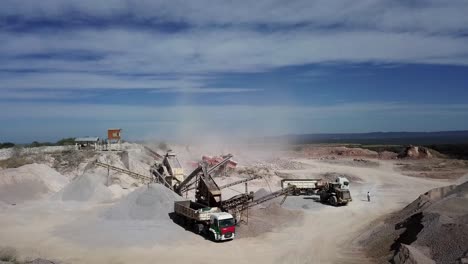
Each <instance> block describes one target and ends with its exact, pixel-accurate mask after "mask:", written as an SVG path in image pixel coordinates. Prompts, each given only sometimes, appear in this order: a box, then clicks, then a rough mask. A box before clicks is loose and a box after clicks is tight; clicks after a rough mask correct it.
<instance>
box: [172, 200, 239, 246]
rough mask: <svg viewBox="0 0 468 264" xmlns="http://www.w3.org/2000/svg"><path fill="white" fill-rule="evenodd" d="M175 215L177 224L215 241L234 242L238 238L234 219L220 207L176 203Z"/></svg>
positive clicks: (187, 202) (184, 202)
mask: <svg viewBox="0 0 468 264" xmlns="http://www.w3.org/2000/svg"><path fill="white" fill-rule="evenodd" d="M174 213H175V218H176V219H175V221H176V223H178V224H179V225H181V226H183V227H185V228H186V229H191V230H193V231H194V232H195V233H197V234H200V235H203V236H207V237H209V238H210V239H211V240H213V241H225V240H232V239H234V238H235V236H236V221H235V219H234V217H233V216H232V215H231V214H229V213H226V212H223V211H221V209H220V208H218V207H206V206H205V205H202V204H199V203H196V202H193V201H176V202H174Z"/></svg>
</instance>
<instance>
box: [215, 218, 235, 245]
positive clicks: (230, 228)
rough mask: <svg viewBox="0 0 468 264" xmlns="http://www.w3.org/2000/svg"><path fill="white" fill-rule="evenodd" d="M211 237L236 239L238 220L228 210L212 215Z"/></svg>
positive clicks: (219, 239) (218, 239) (216, 239)
mask: <svg viewBox="0 0 468 264" xmlns="http://www.w3.org/2000/svg"><path fill="white" fill-rule="evenodd" d="M209 233H210V237H211V238H212V239H213V240H215V241H224V240H231V239H234V237H235V236H236V221H235V219H234V217H232V215H231V214H229V213H226V212H220V213H213V214H211V215H210V229H209Z"/></svg>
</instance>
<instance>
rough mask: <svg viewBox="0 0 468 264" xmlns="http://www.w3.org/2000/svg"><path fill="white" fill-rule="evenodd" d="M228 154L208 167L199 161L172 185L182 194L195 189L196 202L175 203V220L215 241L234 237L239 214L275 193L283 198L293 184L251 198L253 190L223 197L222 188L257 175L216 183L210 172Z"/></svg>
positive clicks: (221, 164) (246, 180)
mask: <svg viewBox="0 0 468 264" xmlns="http://www.w3.org/2000/svg"><path fill="white" fill-rule="evenodd" d="M230 158H232V155H227V156H225V158H224V159H223V160H222V161H221V162H219V163H217V164H215V165H214V166H212V167H209V165H208V164H207V163H206V162H202V163H200V164H199V166H198V167H197V168H196V169H195V170H194V171H193V172H192V173H191V174H190V175H188V176H187V177H186V178H185V179H184V180H183V181H182V182H181V183H180V184H177V185H176V186H174V188H173V190H174V192H176V193H177V194H179V195H181V196H182V195H183V193H184V192H187V191H189V190H195V202H192V201H182V202H175V203H174V213H175V220H176V222H178V223H179V224H181V225H182V226H185V227H186V228H189V229H192V230H193V231H194V232H196V233H198V234H203V235H206V236H209V237H210V238H211V239H212V240H215V241H219V240H230V239H234V237H235V224H236V220H235V219H236V216H237V215H238V214H241V213H242V212H243V211H245V210H247V209H249V208H250V207H253V206H255V205H258V204H261V203H264V202H266V201H269V200H271V199H274V198H276V197H279V196H283V195H284V196H285V198H286V197H287V195H288V194H290V193H293V191H294V189H295V188H296V187H295V186H289V187H287V188H284V189H282V190H279V191H277V192H274V193H271V194H268V195H266V196H263V197H259V198H254V195H253V193H252V192H250V193H243V194H239V195H236V196H234V197H231V198H229V199H227V200H223V199H222V196H221V189H223V188H227V187H230V186H234V185H237V184H240V183H245V182H248V181H251V180H253V179H257V178H260V177H259V176H255V177H251V178H248V179H244V180H240V181H236V182H233V183H230V184H226V185H224V186H221V187H220V186H218V184H217V183H216V182H215V181H214V179H213V177H212V173H216V172H217V171H219V170H218V169H219V167H221V166H223V165H224V164H226V163H227V162H228V161H229V159H230ZM283 201H284V199H283ZM233 215H234V216H233Z"/></svg>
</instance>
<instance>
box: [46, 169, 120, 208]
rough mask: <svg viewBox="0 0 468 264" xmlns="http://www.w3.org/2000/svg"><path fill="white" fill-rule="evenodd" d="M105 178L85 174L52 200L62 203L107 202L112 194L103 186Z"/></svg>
mask: <svg viewBox="0 0 468 264" xmlns="http://www.w3.org/2000/svg"><path fill="white" fill-rule="evenodd" d="M104 182H105V178H104V177H103V176H102V175H99V174H91V173H85V174H83V175H81V176H78V177H76V178H75V179H74V180H73V181H72V182H71V183H70V184H68V185H67V186H65V188H63V190H61V191H60V192H59V193H57V194H56V195H55V196H54V198H56V199H59V200H62V201H78V202H109V201H111V200H112V198H113V193H112V192H111V191H110V190H109V189H108V188H107V187H106V186H105V185H104Z"/></svg>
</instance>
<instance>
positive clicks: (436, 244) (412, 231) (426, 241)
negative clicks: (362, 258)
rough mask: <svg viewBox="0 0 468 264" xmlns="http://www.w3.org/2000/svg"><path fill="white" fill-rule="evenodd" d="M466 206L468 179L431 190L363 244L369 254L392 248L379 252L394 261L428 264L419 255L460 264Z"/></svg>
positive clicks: (466, 249) (465, 243)
mask: <svg viewBox="0 0 468 264" xmlns="http://www.w3.org/2000/svg"><path fill="white" fill-rule="evenodd" d="M467 205H468V182H465V183H463V184H461V185H458V186H456V185H452V186H448V187H443V188H436V189H433V190H431V191H429V192H427V193H425V194H423V195H421V196H420V197H419V198H418V199H416V200H415V201H414V202H412V203H411V204H409V205H408V206H406V207H405V208H404V209H403V210H401V211H400V212H398V213H395V214H394V215H392V216H391V217H389V218H388V219H387V220H386V221H385V223H384V224H383V225H381V226H379V227H378V228H376V229H374V230H372V235H371V236H369V238H368V239H366V240H364V241H363V244H365V245H366V247H367V248H369V250H370V252H371V254H372V252H374V254H375V252H377V251H379V250H375V249H379V248H380V251H382V250H381V249H385V248H391V252H386V253H385V252H380V253H381V254H383V255H386V257H383V258H382V260H389V259H391V260H392V262H393V263H427V262H424V261H422V260H423V259H424V257H422V256H421V254H423V255H424V256H425V257H427V258H429V259H432V260H434V261H435V262H436V263H443V264H445V263H447V264H448V263H461V261H462V259H463V258H465V260H468V259H466V258H467V256H466V255H467V253H468V206H467ZM407 245H409V246H410V247H407ZM374 257H378V256H375V255H374ZM418 259H419V260H420V261H418Z"/></svg>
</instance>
